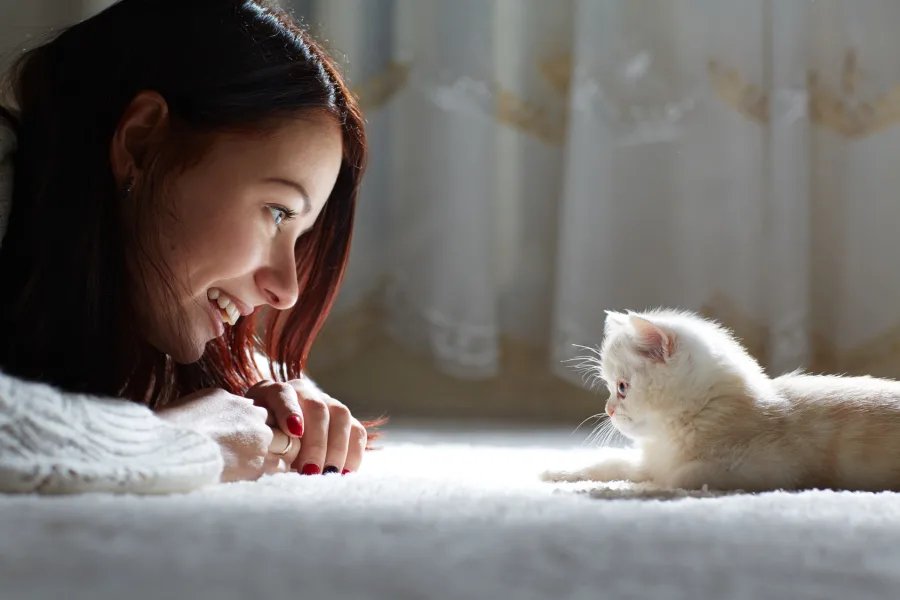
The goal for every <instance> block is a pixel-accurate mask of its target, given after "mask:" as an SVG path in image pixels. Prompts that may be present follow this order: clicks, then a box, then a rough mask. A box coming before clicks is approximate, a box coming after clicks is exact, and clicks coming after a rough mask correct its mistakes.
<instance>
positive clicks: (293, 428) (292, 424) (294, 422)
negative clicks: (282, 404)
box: [287, 415, 303, 437]
mask: <svg viewBox="0 0 900 600" xmlns="http://www.w3.org/2000/svg"><path fill="white" fill-rule="evenodd" d="M287 428H288V431H290V432H291V433H293V434H294V435H296V436H297V437H303V421H301V420H300V417H299V416H298V415H291V416H289V417H288V418H287Z"/></svg>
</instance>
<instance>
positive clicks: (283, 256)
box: [255, 248, 300, 310]
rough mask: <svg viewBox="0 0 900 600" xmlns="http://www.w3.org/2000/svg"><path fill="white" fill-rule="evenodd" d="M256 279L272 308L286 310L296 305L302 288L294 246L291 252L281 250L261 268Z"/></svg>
mask: <svg viewBox="0 0 900 600" xmlns="http://www.w3.org/2000/svg"><path fill="white" fill-rule="evenodd" d="M255 280H256V287H257V288H259V290H260V292H261V293H262V295H263V297H264V298H265V299H266V302H267V303H268V304H269V305H271V306H272V308H275V309H277V310H285V309H288V308H291V307H292V306H294V304H296V303H297V297H298V296H299V295H300V290H299V285H298V283H297V262H296V259H295V258H294V252H293V248H291V250H290V252H281V253H280V254H279V256H278V257H276V259H275V260H273V261H271V263H270V264H268V265H266V266H265V267H263V268H261V269H259V270H258V271H257V272H256V276H255Z"/></svg>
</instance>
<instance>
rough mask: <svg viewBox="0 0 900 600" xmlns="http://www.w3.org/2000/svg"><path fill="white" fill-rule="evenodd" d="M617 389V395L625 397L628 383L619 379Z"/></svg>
mask: <svg viewBox="0 0 900 600" xmlns="http://www.w3.org/2000/svg"><path fill="white" fill-rule="evenodd" d="M617 391H618V393H619V397H620V398H624V397H625V393H626V392H627V391H628V384H627V383H625V382H624V381H620V382H619V387H618V390H617Z"/></svg>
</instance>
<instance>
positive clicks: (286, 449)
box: [272, 435, 294, 456]
mask: <svg viewBox="0 0 900 600" xmlns="http://www.w3.org/2000/svg"><path fill="white" fill-rule="evenodd" d="M284 437H286V438H287V441H288V443H287V446H285V447H284V450H282V451H281V452H272V454H274V455H275V456H284V455H285V454H287V453H288V452H290V451H291V448H293V447H294V438H292V437H290V436H287V435H286V436H284Z"/></svg>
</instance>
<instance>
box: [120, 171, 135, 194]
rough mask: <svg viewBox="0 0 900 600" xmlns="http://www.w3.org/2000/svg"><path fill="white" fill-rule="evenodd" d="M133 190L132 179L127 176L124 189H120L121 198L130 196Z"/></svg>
mask: <svg viewBox="0 0 900 600" xmlns="http://www.w3.org/2000/svg"><path fill="white" fill-rule="evenodd" d="M133 189H134V177H131V176H129V177H128V179H127V180H126V181H125V187H124V188H122V198H127V197H129V196H130V195H131V191H132V190H133Z"/></svg>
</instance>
